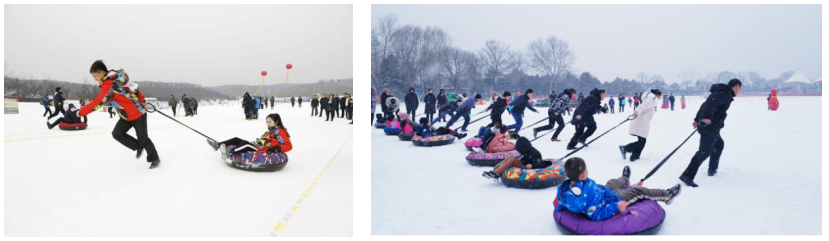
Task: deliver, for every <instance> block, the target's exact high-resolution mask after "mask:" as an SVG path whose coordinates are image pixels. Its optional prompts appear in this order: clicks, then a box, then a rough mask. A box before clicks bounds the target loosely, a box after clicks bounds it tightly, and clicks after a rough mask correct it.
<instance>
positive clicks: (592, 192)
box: [553, 178, 622, 221]
mask: <svg viewBox="0 0 829 241" xmlns="http://www.w3.org/2000/svg"><path fill="white" fill-rule="evenodd" d="M573 187H578V188H580V189H581V190H582V193H581V195H580V196H576V195H573V192H571V191H570V181H564V183H562V184H561V185H559V186H558V194H556V199H555V201H554V202H553V205H554V206H555V207H556V211H561V210H564V209H565V208H566V209H567V210H569V211H571V212H576V213H584V214H586V215H587V217H589V218H590V220H593V221H600V220H605V219H609V218H611V217H613V215H616V214H619V205H618V204H616V203H617V202H619V201H622V198H621V197H619V195H617V194H616V192H614V191H613V190H610V188H607V187H605V186H603V185H599V184H596V182H595V181H593V179H590V178H587V180H586V181H583V182H576V184H573Z"/></svg>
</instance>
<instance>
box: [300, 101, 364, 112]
mask: <svg viewBox="0 0 829 241" xmlns="http://www.w3.org/2000/svg"><path fill="white" fill-rule="evenodd" d="M319 105H320V100H319V99H317V98H313V99H311V107H314V108H316V107H317V106H319ZM372 113H374V112H372Z"/></svg>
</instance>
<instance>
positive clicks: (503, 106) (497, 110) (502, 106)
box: [486, 97, 507, 116]
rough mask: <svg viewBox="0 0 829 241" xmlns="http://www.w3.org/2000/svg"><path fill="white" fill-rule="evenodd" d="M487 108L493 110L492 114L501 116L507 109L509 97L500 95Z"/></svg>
mask: <svg viewBox="0 0 829 241" xmlns="http://www.w3.org/2000/svg"><path fill="white" fill-rule="evenodd" d="M486 110H492V116H501V115H503V114H504V111H506V110H507V99H504V98H501V97H498V99H497V100H495V102H494V103H492V104H490V105H489V107H487V108H486Z"/></svg>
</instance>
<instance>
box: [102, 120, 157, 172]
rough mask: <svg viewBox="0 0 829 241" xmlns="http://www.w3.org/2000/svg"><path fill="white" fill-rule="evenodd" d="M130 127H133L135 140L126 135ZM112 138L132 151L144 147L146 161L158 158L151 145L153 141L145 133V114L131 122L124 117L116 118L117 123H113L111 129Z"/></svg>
mask: <svg viewBox="0 0 829 241" xmlns="http://www.w3.org/2000/svg"><path fill="white" fill-rule="evenodd" d="M131 128H135V135H136V136H138V139H137V140H136V139H135V138H133V137H132V136H130V135H127V132H128V131H129V130H130V129H131ZM112 138H115V140H117V141H118V142H120V143H121V144H122V145H124V146H126V147H127V148H129V149H130V150H133V151H135V150H138V148H144V151H146V152H147V162H152V161H155V160H158V159H159V158H158V152H156V150H155V145H153V141H152V140H150V137H149V136H148V135H147V115H146V114H144V115H142V116H141V118H138V119H136V120H134V121H132V122H128V121H126V120H124V119H118V123H115V128H113V129H112Z"/></svg>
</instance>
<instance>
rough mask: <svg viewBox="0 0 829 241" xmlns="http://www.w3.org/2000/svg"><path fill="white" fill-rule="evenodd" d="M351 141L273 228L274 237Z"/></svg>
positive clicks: (283, 227) (332, 159)
mask: <svg viewBox="0 0 829 241" xmlns="http://www.w3.org/2000/svg"><path fill="white" fill-rule="evenodd" d="M350 139H351V138H349V139H347V141H346V142H345V143H343V145H342V146H340V149H339V150H337V153H335V154H334V156H333V157H331V160H329V161H328V163H327V164H325V167H323V168H322V170H321V171H320V173H319V174H318V175H317V176H316V177H314V181H313V182H311V185H308V188H306V189H305V191H304V192H302V194H300V195H299V198H297V200H296V202H295V203H294V204H293V205H291V208H290V209H289V210H288V212H287V213H285V216H283V217H282V220H281V221H279V223H277V224H276V226H275V227H274V228H273V231H271V235H272V236H276V235H277V233H279V232H281V231H282V230H284V229H285V225H286V224H287V223H288V221H289V220H290V219H291V216H293V215H294V213H296V211H297V210H299V206H300V205H302V203H303V202H304V201H305V199H306V198H308V194H309V193H310V192H311V191H312V190H314V186H315V185H317V182H319V181H320V179H321V178H322V175H323V174H325V172H327V171H328V167H330V166H331V163H334V160H336V159H337V156H339V155H340V151H342V150H343V148H344V147H345V145H346V144H348V140H350Z"/></svg>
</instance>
